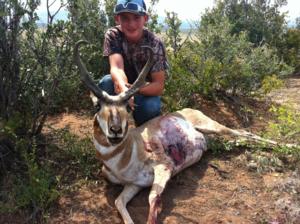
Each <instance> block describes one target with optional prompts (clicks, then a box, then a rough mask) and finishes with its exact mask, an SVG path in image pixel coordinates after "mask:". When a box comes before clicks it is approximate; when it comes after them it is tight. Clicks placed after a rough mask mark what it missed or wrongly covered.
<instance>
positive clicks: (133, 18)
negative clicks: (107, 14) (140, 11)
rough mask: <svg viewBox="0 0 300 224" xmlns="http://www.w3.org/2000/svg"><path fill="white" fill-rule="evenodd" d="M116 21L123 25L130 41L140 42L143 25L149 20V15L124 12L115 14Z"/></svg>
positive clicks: (122, 27)
mask: <svg viewBox="0 0 300 224" xmlns="http://www.w3.org/2000/svg"><path fill="white" fill-rule="evenodd" d="M115 21H116V23H117V24H119V25H120V26H121V29H122V31H123V33H124V34H125V37H126V39H127V40H128V41H129V42H138V41H139V40H140V39H141V38H142V36H143V27H144V25H145V23H146V22H147V21H148V16H147V15H144V16H140V15H136V14H133V13H129V12H123V13H121V14H119V15H116V16H115Z"/></svg>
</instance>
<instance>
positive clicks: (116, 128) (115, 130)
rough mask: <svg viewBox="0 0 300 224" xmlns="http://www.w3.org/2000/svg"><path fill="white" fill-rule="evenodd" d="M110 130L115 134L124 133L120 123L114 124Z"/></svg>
mask: <svg viewBox="0 0 300 224" xmlns="http://www.w3.org/2000/svg"><path fill="white" fill-rule="evenodd" d="M109 131H110V132H111V133H112V134H114V135H118V134H122V127H121V126H120V125H112V126H111V127H110V128H109Z"/></svg>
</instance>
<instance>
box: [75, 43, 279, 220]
mask: <svg viewBox="0 0 300 224" xmlns="http://www.w3.org/2000/svg"><path fill="white" fill-rule="evenodd" d="M83 42H84V41H79V42H77V43H76V45H75V48H74V56H75V57H74V58H75V61H76V63H77V65H78V68H79V70H80V73H81V78H82V80H83V82H84V83H85V84H86V85H87V87H88V88H89V89H90V90H91V91H92V92H93V93H94V95H95V96H96V100H94V102H96V103H98V104H99V105H100V110H99V111H98V112H97V113H96V114H95V117H94V124H93V129H94V133H93V137H94V145H95V147H96V150H97V156H98V157H99V158H100V159H101V160H102V161H103V164H104V166H103V168H102V171H103V174H104V175H105V176H106V177H107V179H109V180H110V181H111V182H113V183H117V184H122V185H124V189H123V191H122V192H121V194H120V195H119V196H118V197H117V199H116V201H115V205H116V207H117V209H118V211H119V213H120V214H121V216H122V218H123V220H124V223H126V224H129V223H133V221H132V219H131V217H130V215H129V213H128V211H127V209H126V205H127V203H128V202H129V201H130V200H131V199H132V198H133V197H134V196H135V195H136V194H137V193H138V192H139V191H140V190H141V189H142V188H144V187H148V186H150V187H151V190H150V194H149V206H150V209H149V215H148V221H147V223H151V224H152V223H157V215H158V213H159V211H160V198H161V194H162V192H163V190H164V189H165V187H166V184H167V182H168V180H169V179H170V178H171V177H172V176H174V175H175V174H177V173H178V172H180V171H181V170H183V169H185V168H186V167H188V166H190V165H192V164H194V163H195V162H197V161H199V160H200V158H201V156H202V154H203V152H204V151H206V150H207V143H206V139H205V136H204V134H211V133H214V134H219V135H233V136H242V137H246V138H250V139H254V140H258V141H264V142H268V143H271V144H276V142H273V141H271V140H265V139H262V138H260V137H259V136H256V135H253V134H251V133H249V132H245V131H239V130H233V129H230V128H227V127H225V126H223V125H221V124H219V123H218V122H216V121H214V120H212V119H210V118H209V117H207V116H206V115H204V114H203V113H202V112H200V111H198V110H193V109H189V108H186V109H183V110H180V111H177V112H174V113H170V114H167V115H165V116H159V117H157V118H154V119H152V120H150V121H148V122H146V123H145V124H143V125H142V126H140V127H137V128H132V129H129V123H128V122H129V118H130V111H129V109H128V108H129V107H128V99H129V98H130V97H131V96H133V95H134V94H135V93H136V92H137V91H138V89H139V88H140V87H141V86H142V85H144V83H145V81H144V80H145V77H146V75H147V73H148V72H149V70H150V67H151V65H152V60H153V52H152V51H151V49H150V52H151V54H150V58H149V60H148V61H147V63H146V65H145V67H144V68H143V70H142V71H141V73H140V75H139V77H138V79H137V80H136V82H135V83H134V84H133V85H132V87H131V89H129V90H128V91H127V92H124V93H121V94H119V95H117V96H110V95H108V94H106V93H105V92H103V91H102V90H101V89H99V88H98V86H97V85H96V84H95V83H94V82H93V81H92V80H91V79H90V78H89V73H88V71H87V70H86V68H85V66H84V65H83V63H82V61H81V59H80V57H79V52H78V48H79V46H80V44H81V43H83Z"/></svg>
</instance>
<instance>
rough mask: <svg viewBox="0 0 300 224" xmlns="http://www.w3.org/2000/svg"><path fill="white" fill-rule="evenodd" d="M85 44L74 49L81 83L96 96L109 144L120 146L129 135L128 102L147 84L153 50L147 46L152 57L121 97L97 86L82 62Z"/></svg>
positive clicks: (101, 126)
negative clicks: (80, 51) (81, 49)
mask: <svg viewBox="0 0 300 224" xmlns="http://www.w3.org/2000/svg"><path fill="white" fill-rule="evenodd" d="M83 43H87V42H86V41H83V40H80V41H78V42H77V43H76V44H75V48H74V60H75V63H76V64H77V66H78V68H79V71H80V77H81V81H82V82H83V83H84V84H85V85H86V86H87V88H88V89H89V90H90V91H91V92H92V93H93V95H94V99H93V102H94V104H97V107H98V112H97V113H96V115H95V116H96V119H97V121H98V124H99V127H100V129H101V130H102V132H103V133H104V135H105V137H106V140H107V142H108V143H110V144H111V145H116V144H119V143H121V142H122V141H123V139H124V138H126V136H127V133H128V120H129V118H130V116H131V111H130V107H129V105H128V100H129V99H130V98H131V97H132V96H133V95H134V94H135V93H137V92H138V91H139V89H140V88H141V87H142V86H143V85H144V84H145V79H146V76H147V74H148V73H149V71H150V68H151V66H152V64H153V50H152V49H151V48H150V47H148V46H145V47H147V48H148V49H149V50H150V56H149V59H148V61H147V63H146V65H145V66H144V68H143V69H142V71H141V72H140V74H139V76H138V78H137V79H136V81H135V82H134V83H133V84H132V86H131V88H130V89H128V90H127V91H126V92H122V93H120V94H119V95H116V96H111V95H109V94H107V93H106V92H105V91H103V90H101V89H100V88H99V87H98V85H96V84H95V82H94V81H93V80H92V79H91V77H90V75H89V72H88V71H87V69H86V67H85V65H84V64H83V62H82V61H81V59H80V55H79V47H80V45H81V44H83Z"/></svg>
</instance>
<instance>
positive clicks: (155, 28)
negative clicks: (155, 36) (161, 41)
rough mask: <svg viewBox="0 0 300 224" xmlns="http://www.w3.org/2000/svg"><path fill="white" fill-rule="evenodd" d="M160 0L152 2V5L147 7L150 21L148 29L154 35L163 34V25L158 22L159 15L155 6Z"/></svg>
mask: <svg viewBox="0 0 300 224" xmlns="http://www.w3.org/2000/svg"><path fill="white" fill-rule="evenodd" d="M158 2H159V0H150V4H149V5H148V6H147V14H148V15H149V21H148V23H147V27H148V29H149V30H150V31H152V32H154V33H161V30H162V25H161V24H159V22H158V15H157V13H156V11H155V6H156V5H157V3H158Z"/></svg>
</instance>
